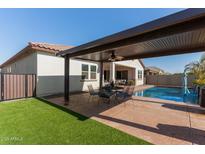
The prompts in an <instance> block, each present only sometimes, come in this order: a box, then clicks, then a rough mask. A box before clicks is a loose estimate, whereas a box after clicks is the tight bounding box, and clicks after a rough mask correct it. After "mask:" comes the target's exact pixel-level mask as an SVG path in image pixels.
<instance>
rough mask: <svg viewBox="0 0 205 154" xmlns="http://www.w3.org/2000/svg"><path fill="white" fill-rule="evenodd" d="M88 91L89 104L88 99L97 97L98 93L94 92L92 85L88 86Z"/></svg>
mask: <svg viewBox="0 0 205 154" xmlns="http://www.w3.org/2000/svg"><path fill="white" fill-rule="evenodd" d="M88 91H89V94H90V96H89V98H88V103H89V102H90V99H92V98H93V97H96V96H99V91H96V90H94V89H93V86H92V85H88Z"/></svg>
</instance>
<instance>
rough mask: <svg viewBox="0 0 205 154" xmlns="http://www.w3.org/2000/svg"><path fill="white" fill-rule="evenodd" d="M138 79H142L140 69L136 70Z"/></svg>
mask: <svg viewBox="0 0 205 154" xmlns="http://www.w3.org/2000/svg"><path fill="white" fill-rule="evenodd" d="M138 79H139V80H142V70H138Z"/></svg>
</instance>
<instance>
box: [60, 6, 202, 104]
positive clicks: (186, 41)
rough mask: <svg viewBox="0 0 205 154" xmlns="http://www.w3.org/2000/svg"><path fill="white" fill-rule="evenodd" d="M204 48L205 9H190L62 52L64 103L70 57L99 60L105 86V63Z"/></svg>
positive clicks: (100, 81)
mask: <svg viewBox="0 0 205 154" xmlns="http://www.w3.org/2000/svg"><path fill="white" fill-rule="evenodd" d="M204 49H205V9H187V10H184V11H181V12H178V13H175V14H172V15H169V16H166V17H163V18H160V19H157V20H154V21H151V22H148V23H145V24H142V25H140V26H136V27H134V28H131V29H128V30H125V31H122V32H119V33H116V34H113V35H110V36H107V37H104V38H101V39H98V40H95V41H92V42H89V43H86V44H83V45H80V46H77V47H74V48H71V49H68V50H66V51H62V52H60V53H59V54H58V55H59V56H63V57H65V91H64V98H65V102H66V104H67V103H68V102H69V93H70V90H69V85H70V84H69V72H70V70H69V69H70V68H69V66H70V58H75V59H82V60H88V61H95V62H99V63H100V79H99V88H102V86H103V70H104V69H103V66H104V65H103V64H104V63H105V62H113V61H121V60H134V59H139V58H149V57H160V56H167V55H176V54H183V53H193V52H200V51H203V50H204ZM113 56H114V59H112V58H113ZM115 57H121V58H116V59H115ZM112 69H114V67H112ZM112 75H113V74H112ZM111 78H114V76H112V77H111Z"/></svg>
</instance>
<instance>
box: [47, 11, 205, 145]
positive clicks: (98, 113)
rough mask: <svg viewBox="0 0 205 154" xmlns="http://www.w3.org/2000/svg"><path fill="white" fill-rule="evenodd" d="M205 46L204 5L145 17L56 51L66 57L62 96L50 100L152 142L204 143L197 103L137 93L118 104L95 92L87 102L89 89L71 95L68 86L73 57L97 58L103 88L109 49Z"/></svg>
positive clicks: (162, 51) (142, 54) (145, 52)
mask: <svg viewBox="0 0 205 154" xmlns="http://www.w3.org/2000/svg"><path fill="white" fill-rule="evenodd" d="M204 49H205V9H187V10H184V11H181V12H179V13H175V14H172V15H169V16H166V17H163V18H160V19H157V20H154V21H151V22H149V23H145V24H143V25H140V26H137V27H134V28H131V29H128V30H125V31H122V32H119V33H116V34H113V35H110V36H107V37H104V38H102V39H98V40H95V41H93V42H89V43H86V44H83V45H80V46H78V47H75V48H71V49H69V50H66V51H63V52H60V53H59V55H60V56H63V57H65V91H64V97H58V98H49V101H51V102H53V103H55V104H58V105H62V106H64V105H67V106H65V107H66V108H68V109H71V110H73V111H75V112H78V113H80V114H83V115H85V116H87V117H90V118H93V119H95V120H98V121H100V122H102V123H105V124H107V125H109V126H112V127H114V128H117V129H119V130H122V131H124V132H126V133H129V134H132V135H134V136H137V137H140V138H142V139H145V140H147V141H150V142H151V143H154V144H205V115H204V114H205V111H204V109H203V108H200V107H199V106H193V105H187V104H184V103H176V102H173V101H167V100H159V99H153V98H149V99H148V98H145V97H135V96H133V98H132V100H127V101H124V102H121V103H120V104H116V103H111V104H104V103H98V98H96V99H95V98H94V99H93V100H92V101H91V102H88V101H87V100H88V96H89V95H88V93H82V94H75V95H70V90H69V85H70V81H69V72H70V70H69V65H70V59H71V58H76V59H82V60H88V61H95V62H99V63H100V80H99V85H100V86H99V88H102V86H103V85H104V83H103V79H104V71H103V70H104V64H105V63H106V62H110V60H109V59H110V56H111V55H112V53H113V52H114V53H115V55H116V56H120V57H122V58H121V59H120V60H133V59H139V58H149V57H160V56H167V55H176V54H183V53H193V52H200V51H203V50H204ZM118 60H119V59H118ZM111 69H113V68H111ZM112 71H113V70H112ZM112 75H113V74H112ZM110 78H112V79H114V78H115V76H111V77H110ZM144 88H147V86H139V87H137V89H136V90H139V89H144Z"/></svg>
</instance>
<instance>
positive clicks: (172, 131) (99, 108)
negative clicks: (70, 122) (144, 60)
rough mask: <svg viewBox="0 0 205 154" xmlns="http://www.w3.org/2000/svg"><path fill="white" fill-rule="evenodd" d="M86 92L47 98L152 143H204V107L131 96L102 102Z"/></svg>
mask: <svg viewBox="0 0 205 154" xmlns="http://www.w3.org/2000/svg"><path fill="white" fill-rule="evenodd" d="M88 97H89V94H88V93H83V94H75V95H71V98H70V102H69V105H68V106H64V99H63V97H57V98H50V99H48V100H49V101H51V102H53V103H55V104H58V105H61V106H64V107H66V108H68V109H70V110H73V111H75V112H78V113H80V114H82V115H85V116H87V117H90V118H92V119H95V120H97V121H99V122H102V123H104V124H106V125H109V126H111V127H114V128H117V129H119V130H121V131H124V132H126V133H128V134H131V135H133V136H136V137H139V138H142V139H144V140H146V141H149V142H151V143H153V144H205V109H202V108H200V107H199V106H193V105H187V104H185V103H178V102H174V101H166V100H160V99H154V98H145V97H133V100H128V101H125V102H122V103H120V104H118V103H116V102H113V103H111V104H106V103H103V102H100V103H99V101H98V98H93V99H92V100H91V101H90V102H88Z"/></svg>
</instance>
